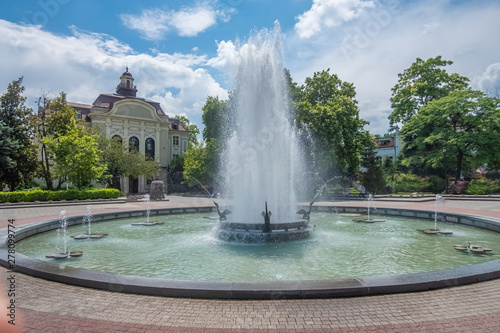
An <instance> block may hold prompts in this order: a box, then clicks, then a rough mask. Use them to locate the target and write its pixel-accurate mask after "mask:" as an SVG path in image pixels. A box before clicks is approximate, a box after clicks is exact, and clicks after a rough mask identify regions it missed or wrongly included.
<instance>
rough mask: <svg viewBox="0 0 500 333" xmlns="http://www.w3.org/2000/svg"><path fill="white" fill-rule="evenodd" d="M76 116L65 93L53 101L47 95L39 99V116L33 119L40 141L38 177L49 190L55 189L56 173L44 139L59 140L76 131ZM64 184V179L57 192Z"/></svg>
mask: <svg viewBox="0 0 500 333" xmlns="http://www.w3.org/2000/svg"><path fill="white" fill-rule="evenodd" d="M76 114H77V112H76V111H75V110H74V109H73V108H72V107H71V106H69V105H68V104H67V102H66V94H65V93H64V92H61V93H60V95H59V96H58V97H56V98H55V99H53V100H51V99H49V98H48V97H47V96H45V95H42V96H41V97H40V98H39V99H38V114H37V115H35V116H33V118H32V127H33V129H34V130H35V133H36V136H37V138H39V141H40V147H39V148H40V159H39V166H40V167H39V170H38V171H39V172H38V176H39V177H41V178H43V179H44V180H45V184H46V186H47V189H48V190H53V189H54V172H53V170H52V162H51V160H50V156H49V154H48V152H47V146H46V144H45V143H44V141H43V140H42V139H43V138H47V137H49V136H50V137H54V138H58V137H59V136H64V135H66V134H67V133H68V132H69V131H72V130H74V129H75V128H76V126H77V120H76ZM63 182H64V179H63V178H59V180H58V183H57V187H56V190H59V189H60V188H61V185H62V183H63Z"/></svg>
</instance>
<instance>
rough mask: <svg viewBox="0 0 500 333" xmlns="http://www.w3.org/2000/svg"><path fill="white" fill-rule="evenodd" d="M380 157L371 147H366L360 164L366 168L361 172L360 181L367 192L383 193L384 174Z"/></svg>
mask: <svg viewBox="0 0 500 333" xmlns="http://www.w3.org/2000/svg"><path fill="white" fill-rule="evenodd" d="M381 164H382V159H381V157H380V156H377V155H376V154H375V151H374V150H373V149H367V150H366V151H365V155H364V156H363V159H362V163H361V165H362V166H363V167H365V168H366V171H365V172H363V173H362V180H361V183H362V184H363V186H364V187H365V188H366V190H367V191H368V192H369V193H372V194H381V193H385V185H386V182H385V181H386V179H385V178H386V176H385V173H384V170H383V168H382V166H381Z"/></svg>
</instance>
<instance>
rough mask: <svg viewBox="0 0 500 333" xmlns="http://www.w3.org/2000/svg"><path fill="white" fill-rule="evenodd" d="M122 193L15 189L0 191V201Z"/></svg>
mask: <svg viewBox="0 0 500 333" xmlns="http://www.w3.org/2000/svg"><path fill="white" fill-rule="evenodd" d="M121 195H122V193H121V192H120V191H119V190H117V189H112V188H99V189H90V190H84V191H78V190H77V189H71V190H67V191H42V190H31V191H15V192H0V202H33V201H60V200H86V199H116V198H119V197H120V196H121Z"/></svg>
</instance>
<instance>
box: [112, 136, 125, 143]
mask: <svg viewBox="0 0 500 333" xmlns="http://www.w3.org/2000/svg"><path fill="white" fill-rule="evenodd" d="M111 139H113V140H115V141H116V142H119V143H123V139H122V137H121V136H119V135H113V137H112V138H111Z"/></svg>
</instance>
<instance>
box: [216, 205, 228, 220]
mask: <svg viewBox="0 0 500 333" xmlns="http://www.w3.org/2000/svg"><path fill="white" fill-rule="evenodd" d="M214 204H215V207H217V214H219V220H220V221H225V220H227V217H226V215H229V214H231V211H230V210H229V209H224V211H222V212H221V211H220V209H219V204H218V203H217V202H215V201H214Z"/></svg>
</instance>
